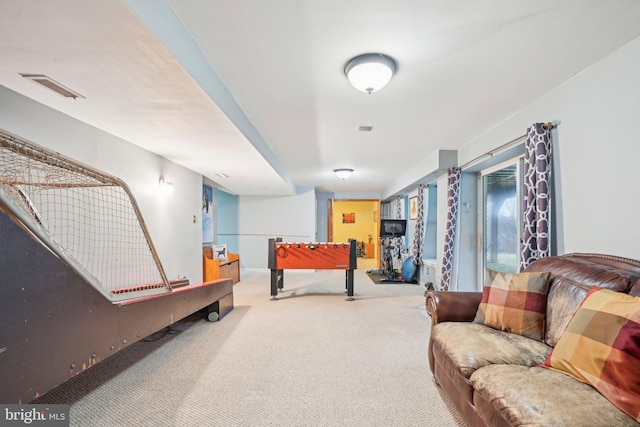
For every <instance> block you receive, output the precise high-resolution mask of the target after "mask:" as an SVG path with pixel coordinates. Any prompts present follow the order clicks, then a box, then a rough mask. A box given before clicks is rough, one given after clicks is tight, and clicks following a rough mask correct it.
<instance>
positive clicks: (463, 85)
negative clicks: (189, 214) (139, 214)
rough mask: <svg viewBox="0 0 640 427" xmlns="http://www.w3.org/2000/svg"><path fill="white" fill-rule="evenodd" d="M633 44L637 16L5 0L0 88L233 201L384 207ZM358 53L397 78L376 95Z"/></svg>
mask: <svg viewBox="0 0 640 427" xmlns="http://www.w3.org/2000/svg"><path fill="white" fill-rule="evenodd" d="M639 35H640V2H638V1H637V0H613V1H611V0H610V1H607V2H603V1H601V0H537V1H535V2H533V1H524V0H473V1H471V0H466V1H464V0H421V1H417V0H414V1H409V0H393V1H391V0H388V1H373V0H323V1H315V0H274V1H264V0H243V1H232V0H167V1H165V0H155V1H151V0H127V1H125V0H91V1H88V0H56V1H50V0H28V1H25V0H2V1H1V2H0V84H1V85H3V86H6V87H7V88H9V89H11V90H14V91H16V92H19V93H22V94H23V95H25V96H27V97H29V98H32V99H34V100H36V101H38V102H40V103H42V104H45V105H48V106H50V107H52V108H54V109H56V110H59V111H61V112H63V113H65V114H68V115H70V116H72V117H75V118H77V119H79V120H81V121H83V122H86V123H88V124H90V125H93V126H95V127H97V128H100V129H103V130H104V131H106V132H109V133H111V134H113V135H116V136H118V137H120V138H123V139H125V140H127V141H130V142H132V143H134V144H137V145H139V146H141V147H143V148H145V149H148V150H150V151H152V152H155V153H157V154H159V155H161V156H163V157H166V158H167V159H170V160H172V161H174V162H176V163H178V164H181V165H183V166H186V167H188V168H190V169H193V170H194V171H197V172H199V173H201V174H203V175H205V176H206V177H208V178H210V179H211V180H213V181H215V182H216V183H218V184H219V185H220V186H221V187H222V188H224V189H225V190H227V191H229V192H231V193H233V194H241V195H286V194H294V193H295V192H296V191H300V190H301V189H303V188H309V187H311V188H316V189H317V190H318V191H331V192H338V193H345V192H348V193H355V192H358V193H376V194H382V193H384V191H385V190H387V189H388V187H389V184H390V183H391V182H393V181H395V180H396V179H397V177H398V175H400V174H401V173H402V171H403V170H404V169H406V168H411V167H412V166H414V165H417V164H419V163H420V162H421V160H423V159H425V158H427V157H429V156H431V155H433V153H434V152H435V151H436V150H438V149H453V150H455V149H458V148H460V147H462V146H463V145H465V144H468V143H469V142H470V141H471V140H472V139H473V138H474V137H475V136H477V135H479V134H481V133H483V132H484V131H486V130H488V129H489V128H491V127H493V126H494V125H496V124H497V123H500V122H501V121H503V120H504V119H506V118H507V117H509V116H511V115H513V114H514V113H516V112H517V111H518V110H520V109H522V108H523V107H524V106H526V105H528V104H529V103H531V102H532V101H534V100H535V99H537V98H539V97H540V96H542V95H543V94H545V93H546V92H548V91H550V90H552V89H553V88H554V87H556V86H558V85H560V84H561V83H562V82H564V81H566V80H568V79H570V78H572V77H573V76H575V75H576V74H578V73H580V72H581V71H583V70H584V69H586V68H587V67H589V66H590V65H591V64H593V63H594V62H596V61H598V60H599V59H601V58H602V57H604V56H605V55H607V54H608V53H610V52H612V51H613V50H615V49H617V48H619V47H620V46H622V45H624V44H626V43H627V42H629V41H630V40H632V39H634V38H636V37H638V36H639ZM367 52H382V53H385V54H388V55H390V56H392V57H394V58H395V59H396V61H397V62H398V72H397V74H396V75H395V76H394V77H393V79H392V80H391V82H390V83H389V85H388V86H387V87H386V88H384V89H383V90H382V91H380V92H378V93H374V94H371V95H367V94H365V93H361V92H358V91H356V90H355V89H353V88H352V87H351V86H350V85H349V83H348V82H347V80H346V78H345V76H344V72H343V68H344V65H345V63H346V62H347V61H348V60H349V59H350V58H351V57H353V56H356V55H359V54H362V53H367ZM19 73H32V74H45V75H47V76H49V77H51V78H52V79H54V80H56V81H57V82H59V83H61V84H63V85H64V86H67V87H69V88H71V89H73V90H74V91H77V92H79V93H80V94H82V95H83V96H84V98H83V99H77V100H71V99H67V98H63V97H61V96H60V95H58V94H56V93H54V92H52V91H49V90H47V89H45V88H43V87H41V86H39V85H37V84H35V83H33V82H31V81H28V80H26V79H24V78H22V77H21V76H20V74H19ZM0 114H1V112H0ZM542 119H544V118H542ZM362 125H367V126H373V131H372V132H359V131H358V127H359V126H362ZM35 142H37V141H35ZM499 143H501V141H497V144H499ZM342 167H348V168H353V169H355V173H354V174H353V176H352V177H351V178H350V179H348V180H346V181H340V180H338V179H337V178H336V177H335V176H334V175H333V173H332V170H333V169H335V168H342ZM429 172H431V171H425V175H426V174H427V173H429ZM218 174H226V175H228V178H221V177H219V176H218Z"/></svg>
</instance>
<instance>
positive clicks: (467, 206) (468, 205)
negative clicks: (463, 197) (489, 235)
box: [464, 202, 471, 212]
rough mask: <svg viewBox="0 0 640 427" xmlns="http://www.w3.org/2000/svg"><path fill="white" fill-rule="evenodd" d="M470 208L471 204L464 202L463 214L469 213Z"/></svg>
mask: <svg viewBox="0 0 640 427" xmlns="http://www.w3.org/2000/svg"><path fill="white" fill-rule="evenodd" d="M470 207H471V203H469V202H464V210H465V212H469V208H470Z"/></svg>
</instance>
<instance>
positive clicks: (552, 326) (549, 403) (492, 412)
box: [426, 254, 640, 427]
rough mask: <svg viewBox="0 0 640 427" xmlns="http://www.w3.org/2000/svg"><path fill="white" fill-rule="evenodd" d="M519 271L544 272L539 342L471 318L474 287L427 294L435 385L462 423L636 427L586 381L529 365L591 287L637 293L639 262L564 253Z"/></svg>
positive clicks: (475, 294) (546, 352)
mask: <svg viewBox="0 0 640 427" xmlns="http://www.w3.org/2000/svg"><path fill="white" fill-rule="evenodd" d="M526 271H530V272H534V271H535V272H545V271H548V272H551V278H550V284H549V291H548V294H547V312H546V318H545V322H546V324H545V326H546V328H545V336H544V342H538V341H534V340H531V339H529V338H525V337H522V336H520V335H515V334H511V333H509V332H502V331H498V330H495V329H491V328H489V327H487V326H484V325H481V324H478V323H473V320H474V317H475V315H476V311H477V309H478V305H479V303H480V300H481V297H482V293H481V292H442V291H430V292H428V293H427V296H426V305H427V312H428V313H429V315H430V316H431V336H430V340H429V365H430V368H431V371H432V372H433V375H434V378H435V381H436V383H437V384H438V385H439V386H440V387H441V388H442V389H443V390H444V392H445V393H446V394H447V395H448V397H449V398H450V399H451V400H452V401H453V403H454V405H455V406H456V408H457V409H458V410H459V411H460V413H461V414H462V416H463V418H464V420H465V422H466V423H467V425H469V426H480V427H485V426H491V427H494V426H539V425H544V426H554V427H557V426H579V425H580V426H581V425H589V426H627V425H629V426H636V427H637V426H639V425H640V424H639V423H637V422H636V421H635V420H633V419H632V418H631V417H629V416H628V415H627V414H625V413H624V412H622V411H620V410H619V409H618V408H617V407H616V406H614V405H613V404H611V403H610V402H609V401H608V400H606V399H605V398H604V397H603V396H602V395H601V394H600V393H598V391H596V390H595V389H594V388H592V387H590V386H589V385H587V384H584V383H582V382H580V381H577V380H575V379H573V378H572V377H570V376H568V375H564V374H562V373H559V372H556V371H553V370H550V369H545V368H541V367H539V366H537V365H539V364H540V363H542V362H544V360H545V358H546V357H547V356H548V355H549V353H550V352H551V350H552V348H553V347H554V346H555V344H556V343H557V341H558V339H559V337H560V335H561V334H562V332H564V330H565V328H566V326H567V324H568V323H569V321H570V320H571V318H572V316H573V314H574V313H575V312H576V310H577V309H578V307H579V305H580V303H581V302H582V300H583V299H584V298H585V296H586V294H587V291H588V290H589V288H590V287H591V286H600V287H603V288H608V289H612V290H615V291H618V292H623V293H628V294H631V295H635V296H640V262H639V261H634V260H630V259H626V258H620V257H615V256H608V255H598V254H569V255H564V256H554V257H548V258H543V259H541V260H538V261H536V262H534V263H533V264H531V265H530V266H529V267H528V268H527V270H526ZM638 375H640V374H638Z"/></svg>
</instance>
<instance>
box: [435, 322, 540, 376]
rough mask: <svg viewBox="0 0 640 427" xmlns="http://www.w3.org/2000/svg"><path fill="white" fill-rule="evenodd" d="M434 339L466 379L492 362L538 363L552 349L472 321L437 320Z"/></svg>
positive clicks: (530, 364)
mask: <svg viewBox="0 0 640 427" xmlns="http://www.w3.org/2000/svg"><path fill="white" fill-rule="evenodd" d="M431 340H432V341H433V344H434V345H435V346H439V347H440V348H441V349H442V351H443V353H445V354H447V356H449V358H450V359H451V361H452V363H453V364H454V365H455V366H456V368H457V369H458V370H459V371H460V373H461V374H462V375H463V376H464V377H466V378H469V377H470V376H471V374H472V373H473V372H474V371H475V370H476V369H479V368H481V367H483V366H487V365H491V364H493V363H504V364H516V365H525V366H534V365H539V364H540V363H542V362H544V360H545V359H546V357H547V355H548V354H549V352H550V351H551V347H549V346H547V345H546V344H544V343H541V342H538V341H534V340H531V339H529V338H525V337H523V336H521V335H516V334H512V333H509V332H503V331H498V330H496V329H493V328H490V327H488V326H484V325H481V324H479V323H472V322H443V323H438V324H437V325H435V326H434V327H433V329H432V330H431Z"/></svg>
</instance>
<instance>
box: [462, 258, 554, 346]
mask: <svg viewBox="0 0 640 427" xmlns="http://www.w3.org/2000/svg"><path fill="white" fill-rule="evenodd" d="M549 276H550V273H546V272H535V273H519V274H509V273H502V272H499V271H493V270H490V269H487V273H486V275H485V285H484V288H483V289H482V301H480V305H479V306H478V312H477V313H476V317H475V319H474V322H476V323H481V324H483V325H486V326H490V327H492V328H495V329H498V330H500V331H506V332H511V333H514V334H518V335H522V336H524V337H527V338H531V339H534V340H538V341H542V339H543V337H544V326H545V324H544V316H545V313H546V309H547V290H548V287H549Z"/></svg>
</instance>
